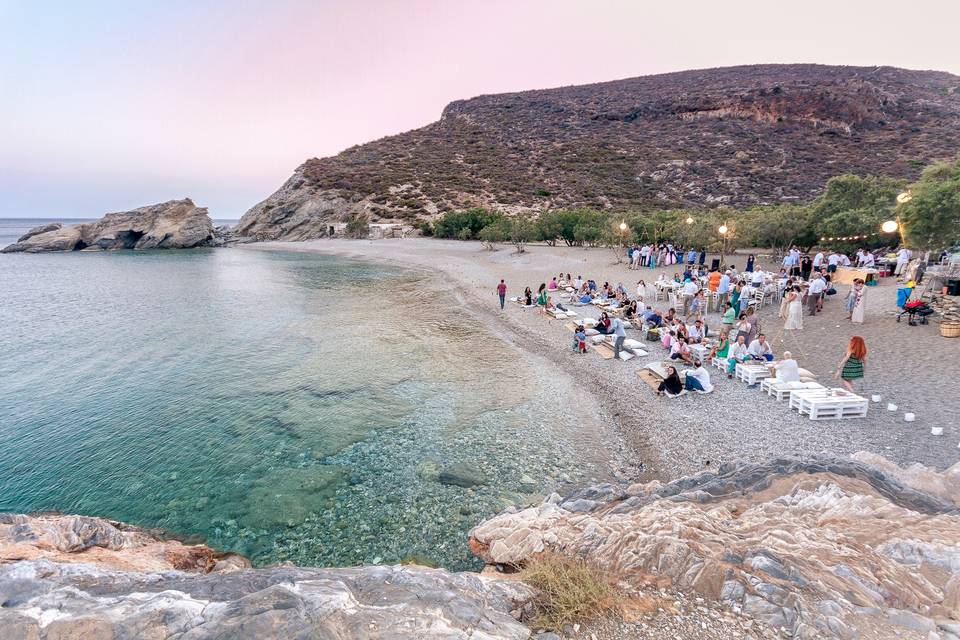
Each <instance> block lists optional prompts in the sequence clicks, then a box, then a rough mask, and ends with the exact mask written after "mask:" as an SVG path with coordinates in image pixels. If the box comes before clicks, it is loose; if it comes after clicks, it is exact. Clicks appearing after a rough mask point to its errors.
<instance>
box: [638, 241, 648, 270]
mask: <svg viewBox="0 0 960 640" xmlns="http://www.w3.org/2000/svg"><path fill="white" fill-rule="evenodd" d="M649 257H650V245H649V244H645V245H643V248H642V249H640V266H643V267H645V266H647V265H648V264H650V260H649Z"/></svg>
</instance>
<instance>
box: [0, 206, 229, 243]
mask: <svg viewBox="0 0 960 640" xmlns="http://www.w3.org/2000/svg"><path fill="white" fill-rule="evenodd" d="M217 243H218V232H217V231H216V230H215V229H214V227H213V222H212V221H211V220H210V216H209V215H207V210H206V209H205V208H201V207H197V206H196V205H194V204H193V201H191V200H190V199H189V198H184V199H183V200H171V201H169V202H162V203H160V204H154V205H149V206H146V207H140V208H139V209H134V210H133V211H124V212H122V213H108V214H106V215H105V216H103V217H102V218H100V219H99V220H96V221H94V222H84V223H82V224H74V225H68V226H63V225H62V224H60V223H58V222H57V223H53V224H47V225H43V226H41V227H35V228H33V229H31V230H30V231H28V232H27V233H26V234H24V235H23V236H21V237H20V239H19V240H17V242H16V243H15V244H12V245H9V246H7V247H5V248H3V249H2V251H3V252H4V253H14V252H19V251H24V252H27V253H39V252H43V251H112V250H116V249H187V248H191V247H200V246H206V245H210V244H217Z"/></svg>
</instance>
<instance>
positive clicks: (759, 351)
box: [747, 333, 773, 362]
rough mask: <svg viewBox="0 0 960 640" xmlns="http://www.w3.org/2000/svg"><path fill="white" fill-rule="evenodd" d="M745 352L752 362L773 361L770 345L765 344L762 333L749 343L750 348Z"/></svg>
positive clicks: (764, 337)
mask: <svg viewBox="0 0 960 640" xmlns="http://www.w3.org/2000/svg"><path fill="white" fill-rule="evenodd" d="M747 352H748V353H749V354H750V359H752V360H766V361H767V362H769V361H770V360H773V349H772V348H771V347H770V343H769V342H767V338H766V336H764V335H763V334H762V333H761V334H760V335H758V336H757V337H756V339H755V340H753V341H752V342H751V343H750V346H749V347H747Z"/></svg>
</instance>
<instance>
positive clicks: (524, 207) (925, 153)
mask: <svg viewBox="0 0 960 640" xmlns="http://www.w3.org/2000/svg"><path fill="white" fill-rule="evenodd" d="M958 150H960V77H958V76H955V75H951V74H949V73H943V72H936V71H913V70H907V69H898V68H893V67H851V66H826V65H808V64H793V65H789V64H785V65H752V66H739V67H728V68H719V69H702V70H693V71H683V72H678V73H668V74H661V75H653V76H643V77H638V78H630V79H625V80H616V81H613V82H604V83H598V84H591V85H583V86H572V87H560V88H555V89H545V90H538V91H523V92H518V93H505V94H496V95H485V96H479V97H475V98H471V99H469V100H457V101H455V102H452V103H451V104H449V105H448V106H447V107H446V108H445V109H444V110H443V113H442V114H441V117H440V119H439V121H437V122H434V123H432V124H429V125H427V126H425V127H423V128H420V129H416V130H413V131H408V132H405V133H401V134H399V135H395V136H389V137H386V138H382V139H380V140H375V141H373V142H370V143H367V144H362V145H358V146H355V147H351V148H349V149H347V150H345V151H343V152H342V153H340V154H338V155H336V156H333V157H328V158H312V159H309V160H307V161H306V162H304V163H303V164H302V165H301V166H300V167H298V168H297V169H296V171H295V172H294V174H293V176H292V177H291V178H290V179H289V180H287V181H286V182H285V183H284V184H283V185H282V186H281V187H280V189H278V190H277V191H276V192H275V193H274V194H272V195H271V196H269V197H268V198H267V199H266V200H264V201H263V202H260V203H259V204H257V205H255V206H254V207H252V208H251V209H250V210H249V211H247V213H246V214H245V215H244V216H243V218H242V219H241V221H240V224H239V225H238V230H239V233H240V234H241V235H243V236H249V237H252V238H256V239H259V240H274V239H284V240H303V239H309V238H317V237H321V236H324V235H327V233H328V231H329V228H330V226H331V225H333V224H335V223H338V222H346V221H348V220H349V219H350V218H351V217H354V216H357V215H358V214H359V215H363V216H369V218H370V219H371V220H373V221H376V220H399V221H405V222H408V223H411V222H415V221H417V220H421V219H430V218H432V217H433V216H435V215H437V214H440V213H443V212H444V211H449V210H456V209H465V208H469V207H475V206H482V207H488V208H491V209H495V210H499V211H504V212H507V213H514V212H519V211H531V212H537V211H545V210H549V209H558V208H565V207H580V206H588V207H595V208H601V209H603V208H607V207H619V208H652V207H658V208H664V207H670V206H686V205H690V206H701V207H712V206H718V205H730V206H736V207H746V206H751V205H756V204H772V203H783V202H797V201H806V200H811V199H813V198H814V197H816V196H817V195H819V194H820V192H821V190H822V189H823V187H824V185H825V183H826V181H827V180H828V179H829V178H830V177H832V176H835V175H838V174H842V173H848V172H849V173H856V174H873V175H885V176H891V177H897V178H904V179H911V180H912V179H916V178H917V176H918V175H919V173H920V169H921V168H922V167H923V166H924V165H925V164H927V163H928V162H930V161H931V160H933V159H942V158H950V157H954V156H955V155H956V154H957V151H958Z"/></svg>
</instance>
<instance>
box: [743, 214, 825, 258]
mask: <svg viewBox="0 0 960 640" xmlns="http://www.w3.org/2000/svg"><path fill="white" fill-rule="evenodd" d="M737 226H738V227H739V229H740V240H741V242H742V244H744V245H747V246H754V247H770V248H772V249H778V250H781V251H783V250H786V249H788V248H789V247H791V246H793V245H797V246H799V247H801V248H802V249H803V250H804V251H809V250H810V248H811V247H813V246H814V245H815V244H816V243H817V240H818V239H819V236H818V235H817V233H816V230H815V229H814V225H813V214H812V211H811V208H810V207H809V206H807V205H801V204H779V205H773V206H769V207H753V208H751V209H748V210H746V211H744V212H742V213H741V214H740V215H739V216H738V225H737Z"/></svg>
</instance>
